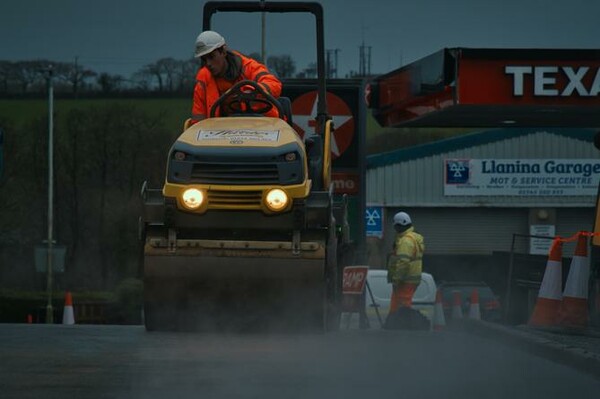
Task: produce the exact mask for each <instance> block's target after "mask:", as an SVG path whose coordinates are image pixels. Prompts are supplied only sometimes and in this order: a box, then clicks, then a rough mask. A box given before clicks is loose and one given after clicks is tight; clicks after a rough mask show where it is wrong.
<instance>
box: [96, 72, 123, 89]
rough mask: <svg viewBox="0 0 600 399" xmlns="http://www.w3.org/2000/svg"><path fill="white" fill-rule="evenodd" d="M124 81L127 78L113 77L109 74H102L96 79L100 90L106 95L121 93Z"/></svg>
mask: <svg viewBox="0 0 600 399" xmlns="http://www.w3.org/2000/svg"><path fill="white" fill-rule="evenodd" d="M124 81H125V78H124V77H123V76H121V75H111V74H108V73H101V74H100V75H99V76H98V78H97V79H96V83H98V86H100V90H101V91H102V93H105V94H107V93H113V92H115V91H119V89H120V88H121V85H122V84H123V82H124Z"/></svg>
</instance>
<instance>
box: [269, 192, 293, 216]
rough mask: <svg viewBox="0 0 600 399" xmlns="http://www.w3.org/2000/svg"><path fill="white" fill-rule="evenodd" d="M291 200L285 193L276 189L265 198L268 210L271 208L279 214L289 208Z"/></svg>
mask: <svg viewBox="0 0 600 399" xmlns="http://www.w3.org/2000/svg"><path fill="white" fill-rule="evenodd" d="M288 201H289V198H288V196H287V194H286V193H285V191H283V190H281V189H279V188H275V189H273V190H271V191H269V192H268V193H267V196H266V197H265V202H266V205H267V208H269V209H270V210H271V211H273V212H278V211H281V210H283V209H285V207H286V206H287V204H288Z"/></svg>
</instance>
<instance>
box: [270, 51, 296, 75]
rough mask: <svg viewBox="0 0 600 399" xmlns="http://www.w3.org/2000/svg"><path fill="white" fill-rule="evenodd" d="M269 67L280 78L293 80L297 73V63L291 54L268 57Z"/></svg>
mask: <svg viewBox="0 0 600 399" xmlns="http://www.w3.org/2000/svg"><path fill="white" fill-rule="evenodd" d="M267 67H269V69H271V70H272V71H273V72H275V73H276V74H277V76H279V77H280V78H291V77H292V76H293V75H294V72H296V63H295V62H294V60H293V59H292V57H291V56H290V55H289V54H284V55H279V56H277V55H272V56H270V57H268V58H267Z"/></svg>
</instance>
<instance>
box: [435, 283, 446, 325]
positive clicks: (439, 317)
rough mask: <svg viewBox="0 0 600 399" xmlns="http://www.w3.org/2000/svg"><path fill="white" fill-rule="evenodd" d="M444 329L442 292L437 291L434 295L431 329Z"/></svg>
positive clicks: (444, 317) (444, 318)
mask: <svg viewBox="0 0 600 399" xmlns="http://www.w3.org/2000/svg"><path fill="white" fill-rule="evenodd" d="M445 327H446V316H444V306H443V305H442V292H441V291H440V290H437V293H436V294H435V307H434V308H433V329H434V330H435V331H440V330H443V329H444V328H445Z"/></svg>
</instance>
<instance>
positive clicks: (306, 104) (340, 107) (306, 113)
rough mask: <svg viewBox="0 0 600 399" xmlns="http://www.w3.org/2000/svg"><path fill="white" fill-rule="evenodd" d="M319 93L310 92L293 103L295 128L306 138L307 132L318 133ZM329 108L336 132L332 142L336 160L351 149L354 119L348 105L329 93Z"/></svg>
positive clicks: (332, 152) (333, 154) (333, 156)
mask: <svg viewBox="0 0 600 399" xmlns="http://www.w3.org/2000/svg"><path fill="white" fill-rule="evenodd" d="M317 102H318V93H317V91H310V92H308V93H305V94H302V95H301V96H299V97H298V98H296V99H295V100H294V101H293V103H292V113H293V121H294V128H295V129H296V131H297V132H298V133H299V134H300V135H301V136H302V137H304V135H305V134H306V133H307V132H311V133H316V132H315V127H316V121H315V118H316V116H317ZM327 108H328V110H329V114H330V115H331V118H332V120H333V126H334V129H335V130H334V132H333V138H332V141H331V156H332V159H336V158H338V157H339V156H341V155H342V154H343V153H344V151H346V150H347V149H348V147H350V144H351V143H352V138H353V137H354V118H353V116H352V112H351V111H350V108H349V107H348V105H347V104H346V103H345V102H344V100H342V99H341V98H340V97H338V96H336V95H335V94H332V93H330V92H327Z"/></svg>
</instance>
